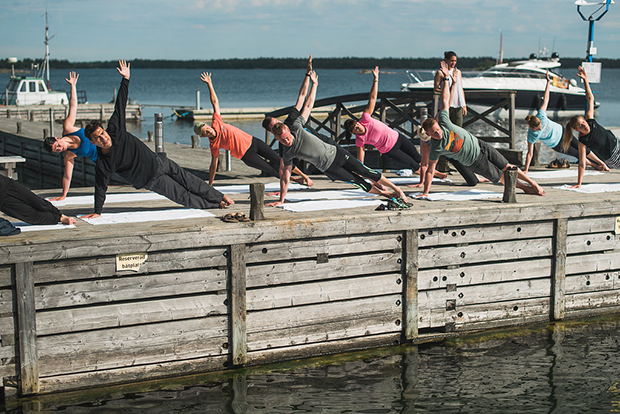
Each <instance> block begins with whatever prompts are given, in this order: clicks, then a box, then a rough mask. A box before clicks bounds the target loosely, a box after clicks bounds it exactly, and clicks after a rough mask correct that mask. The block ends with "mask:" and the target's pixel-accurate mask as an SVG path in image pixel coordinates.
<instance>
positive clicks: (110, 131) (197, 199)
mask: <svg viewBox="0 0 620 414" xmlns="http://www.w3.org/2000/svg"><path fill="white" fill-rule="evenodd" d="M118 64H119V67H118V69H117V70H118V73H119V74H120V75H121V76H122V77H123V79H122V80H121V86H120V88H119V91H118V96H117V98H116V104H115V106H114V113H113V114H112V117H111V118H110V121H109V122H108V128H107V130H104V129H103V127H102V125H101V123H100V122H98V121H93V122H91V123H90V124H88V125H87V126H86V128H84V133H85V135H86V136H87V137H88V139H90V141H91V142H92V143H93V144H95V145H96V146H97V147H99V148H98V149H97V152H98V156H97V167H96V170H95V212H94V213H93V214H88V215H86V216H85V218H96V217H99V215H100V214H101V211H102V210H103V203H104V202H105V195H106V192H107V190H108V181H109V179H110V176H111V175H112V173H114V172H116V173H118V174H119V175H120V176H121V177H123V178H124V179H125V180H127V181H128V182H129V183H131V184H132V185H133V186H134V187H135V188H146V189H148V190H151V191H154V192H156V193H157V194H161V195H163V196H165V197H168V198H169V199H170V200H172V201H174V202H176V203H179V204H182V205H184V206H185V207H189V208H200V209H202V208H214V207H219V208H225V207H228V206H230V205H232V204H234V202H233V201H232V200H231V199H230V198H228V197H227V196H225V195H223V194H222V193H220V192H219V191H217V190H216V189H214V188H213V187H211V186H210V185H209V184H207V183H205V182H204V181H203V180H201V179H200V178H198V177H196V176H195V175H193V174H191V173H189V172H187V171H185V170H184V169H183V168H181V167H179V166H178V165H177V164H176V163H175V162H173V161H171V160H169V159H168V158H166V156H165V155H164V154H161V153H158V154H155V153H154V152H153V151H151V150H150V149H149V148H148V147H147V146H146V145H145V144H144V143H143V142H142V141H140V140H139V139H138V138H136V137H135V136H133V135H132V134H130V133H129V132H127V129H126V125H125V108H126V106H127V96H128V94H129V75H130V71H129V65H128V64H127V63H126V62H125V61H124V60H119V61H118Z"/></svg>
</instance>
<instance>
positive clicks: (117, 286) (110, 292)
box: [35, 269, 228, 310]
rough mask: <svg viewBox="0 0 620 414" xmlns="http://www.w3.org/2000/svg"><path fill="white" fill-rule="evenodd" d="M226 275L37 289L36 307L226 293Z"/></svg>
mask: <svg viewBox="0 0 620 414" xmlns="http://www.w3.org/2000/svg"><path fill="white" fill-rule="evenodd" d="M227 273H228V272H227V271H226V270H216V269H210V270H198V271H186V272H171V273H164V274H154V275H137V276H131V275H125V276H123V277H118V278H115V279H99V280H92V281H82V282H75V283H64V284H53V285H43V286H37V287H35V293H36V307H37V309H39V310H43V309H55V308H61V307H68V306H82V305H93V304H97V303H106V302H116V301H124V300H136V299H148V298H155V297H167V296H176V295H188V294H195V293H209V292H217V291H220V290H225V289H226V287H227V286H226V278H227Z"/></svg>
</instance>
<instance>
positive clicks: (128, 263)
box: [116, 253, 149, 272]
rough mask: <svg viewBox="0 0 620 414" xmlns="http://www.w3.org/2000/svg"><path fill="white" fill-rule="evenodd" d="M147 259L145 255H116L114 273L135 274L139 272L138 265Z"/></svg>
mask: <svg viewBox="0 0 620 414" xmlns="http://www.w3.org/2000/svg"><path fill="white" fill-rule="evenodd" d="M148 257H149V255H148V254H147V253H132V254H117V255H116V271H117V272H122V271H128V270H129V271H131V272H137V271H139V270H140V265H141V264H142V263H144V262H146V259H147V258H148Z"/></svg>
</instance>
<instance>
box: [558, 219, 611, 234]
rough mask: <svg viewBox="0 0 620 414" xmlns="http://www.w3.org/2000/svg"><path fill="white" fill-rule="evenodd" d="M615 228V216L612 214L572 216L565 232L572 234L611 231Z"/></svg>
mask: <svg viewBox="0 0 620 414" xmlns="http://www.w3.org/2000/svg"><path fill="white" fill-rule="evenodd" d="M615 228H616V218H615V217H614V216H607V217H587V218H574V219H570V220H569V221H568V229H567V233H568V234H569V235H574V234H590V233H602V232H613V231H614V229H615Z"/></svg>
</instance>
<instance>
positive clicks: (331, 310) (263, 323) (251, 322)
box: [247, 294, 402, 347]
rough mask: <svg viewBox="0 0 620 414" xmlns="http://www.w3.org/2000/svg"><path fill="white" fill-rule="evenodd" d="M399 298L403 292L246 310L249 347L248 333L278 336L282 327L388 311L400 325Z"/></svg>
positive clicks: (347, 319) (341, 319)
mask: <svg viewBox="0 0 620 414" xmlns="http://www.w3.org/2000/svg"><path fill="white" fill-rule="evenodd" d="M401 300H402V295H400V294H399V295H389V296H378V297H373V298H364V299H356V300H349V301H342V302H329V303H323V304H318V305H307V306H296V307H294V308H286V309H270V310H265V311H255V312H248V315H247V323H248V347H249V346H250V342H251V341H250V336H251V335H259V334H260V335H263V334H265V335H267V336H269V335H272V336H274V337H278V336H279V335H281V334H282V330H285V329H290V328H296V327H302V326H306V327H308V326H311V325H321V324H325V323H331V322H343V321H354V320H356V319H361V318H367V317H375V316H382V315H389V316H390V317H391V318H393V319H392V321H393V323H394V326H399V325H400V324H401V322H402V321H401V320H400V319H401V317H402V308H401ZM396 321H398V325H396V324H397V322H396ZM398 329H399V330H400V328H398Z"/></svg>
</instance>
